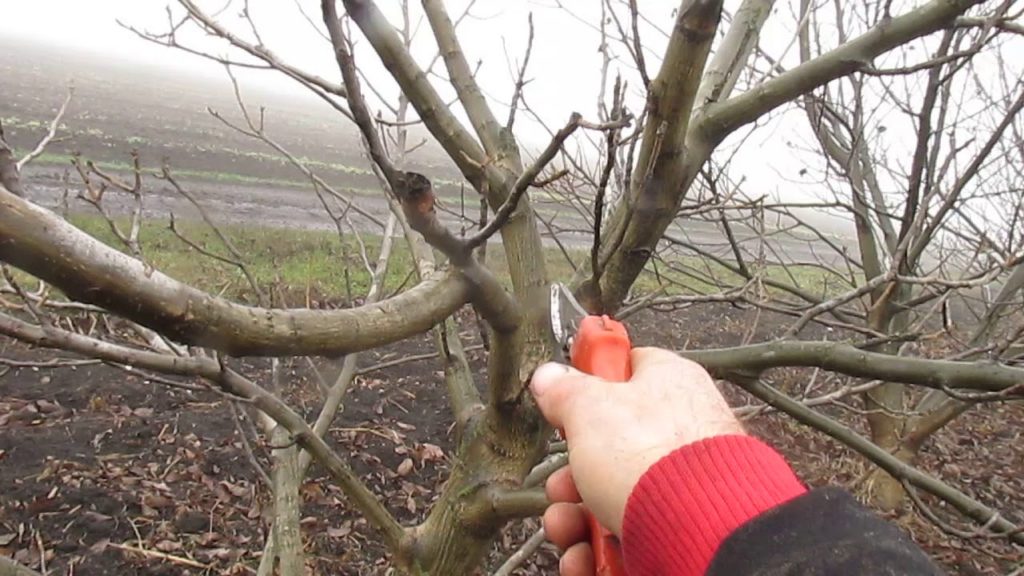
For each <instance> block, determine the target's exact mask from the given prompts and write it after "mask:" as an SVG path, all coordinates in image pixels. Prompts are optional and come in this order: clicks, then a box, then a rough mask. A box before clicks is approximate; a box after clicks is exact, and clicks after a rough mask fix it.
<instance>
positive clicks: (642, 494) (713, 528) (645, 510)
mask: <svg viewBox="0 0 1024 576" xmlns="http://www.w3.org/2000/svg"><path fill="white" fill-rule="evenodd" d="M806 491H807V489H806V488H805V487H804V486H803V484H802V483H801V482H800V480H799V479H797V477H796V475H795V474H794V473H793V470H792V468H790V467H789V464H787V463H786V461H785V460H784V459H783V458H782V456H781V455H780V454H779V453H778V452H776V451H775V450H774V449H772V448H771V447H769V446H768V445H767V444H765V443H764V442H761V441H760V440H758V439H757V438H754V437H752V436H739V435H736V436H716V437H714V438H708V439H705V440H702V441H700V442H695V443H693V444H688V445H686V446H683V447H681V448H679V449H677V450H676V451H675V452H672V453H671V454H669V455H667V456H665V457H664V458H662V459H661V460H659V461H658V462H657V463H655V464H654V465H653V466H651V467H650V469H648V470H647V472H646V473H644V475H643V476H642V477H641V478H640V482H638V483H637V485H636V487H635V488H634V489H633V493H632V494H630V496H629V500H628V501H627V503H626V514H625V518H623V524H622V555H623V558H624V560H625V563H626V572H627V573H628V574H629V575H630V576H644V575H647V574H661V575H672V576H702V575H703V574H704V572H705V571H706V570H707V568H708V565H709V564H710V563H711V559H712V557H713V556H714V554H715V551H716V550H718V547H719V546H720V545H721V544H722V542H723V541H724V540H725V539H726V537H727V536H728V535H729V534H731V533H732V532H733V531H734V530H736V529H737V528H739V527H740V526H741V525H742V524H744V523H745V522H747V521H748V520H750V519H752V518H754V517H755V516H757V515H759V514H761V513H762V512H765V511H767V510H769V509H771V508H774V507H775V506H778V505H779V504H782V503H784V502H786V501H788V500H791V499H793V498H795V497H797V496H799V495H801V494H803V493H804V492H806Z"/></svg>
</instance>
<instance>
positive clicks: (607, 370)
mask: <svg viewBox="0 0 1024 576" xmlns="http://www.w3.org/2000/svg"><path fill="white" fill-rule="evenodd" d="M550 304H551V307H550V308H551V331H552V332H553V333H554V336H555V340H556V341H557V342H558V345H559V347H560V349H561V350H562V352H563V353H564V354H565V355H566V356H567V357H568V360H569V362H570V363H571V364H572V366H573V367H574V368H576V369H577V370H579V371H581V372H586V373H587V374H591V375H593V376H597V377H600V378H604V379H605V380H611V381H614V382H625V381H627V380H629V379H630V377H631V376H632V375H633V367H632V364H631V362H630V356H629V353H630V350H631V349H632V347H633V346H632V344H631V343H630V341H629V333H628V332H626V327H625V326H624V325H623V324H622V322H619V321H618V320H614V319H612V318H611V317H609V316H607V315H597V314H588V313H587V311H586V310H584V309H583V307H582V306H580V303H579V302H577V301H576V298H574V297H573V295H572V292H570V291H569V289H568V288H567V287H566V286H565V285H563V284H560V283H554V284H552V285H551V302H550ZM563 434H564V432H563ZM586 515H587V524H588V527H589V528H590V546H591V548H592V549H593V551H594V565H595V567H596V568H597V574H598V576H625V574H626V571H625V569H624V568H623V564H622V552H621V551H620V549H619V542H618V539H617V538H616V537H615V535H614V534H612V533H611V532H609V531H608V530H607V529H606V528H605V527H604V526H601V524H600V523H599V522H598V521H597V518H595V517H594V515H593V514H591V513H590V511H586Z"/></svg>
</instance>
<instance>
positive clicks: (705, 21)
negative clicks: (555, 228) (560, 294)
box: [580, 0, 722, 312]
mask: <svg viewBox="0 0 1024 576" xmlns="http://www.w3.org/2000/svg"><path fill="white" fill-rule="evenodd" d="M721 13H722V1H721V0H691V1H688V2H684V5H683V7H682V8H680V10H679V16H678V17H677V19H676V23H675V29H674V30H673V34H672V37H671V39H670V40H669V45H668V48H667V50H666V52H665V59H664V61H663V62H662V65H661V69H660V70H659V72H658V76H657V77H656V78H655V79H654V80H653V81H652V82H651V85H650V87H649V89H648V94H647V112H646V113H647V120H646V124H645V127H644V133H643V141H642V144H641V148H640V152H639V154H638V156H637V160H636V169H635V170H634V173H633V175H632V177H631V182H632V187H631V188H632V189H631V190H630V191H629V192H628V194H627V198H625V199H624V200H623V202H622V203H620V205H619V209H618V210H616V213H615V216H614V218H613V219H612V221H611V226H610V227H609V231H608V233H606V234H605V236H606V238H607V242H604V244H605V246H604V247H603V249H602V257H603V258H605V259H607V260H608V262H607V264H606V265H605V266H604V274H603V276H602V279H601V286H600V289H598V288H597V287H595V286H593V285H592V283H590V282H588V283H584V285H583V288H582V290H581V293H580V296H581V302H582V303H583V304H584V305H585V306H586V307H587V308H588V309H590V310H595V311H596V310H603V311H608V312H613V311H615V309H616V308H618V307H619V305H620V304H621V303H622V301H623V300H624V299H625V296H626V293H627V292H628V290H629V287H630V286H631V285H632V284H633V281H634V280H635V279H636V277H637V276H638V275H639V274H640V271H641V270H643V268H644V266H645V265H646V264H647V261H648V260H649V259H650V257H651V255H652V254H653V253H654V249H655V247H656V246H657V243H658V241H659V240H660V238H661V236H662V234H663V233H664V231H665V228H666V227H667V226H668V223H669V222H671V221H672V219H673V216H674V214H675V211H676V209H677V208H678V206H679V203H680V201H681V200H682V197H683V195H684V194H685V191H686V188H687V185H688V183H689V181H690V180H691V179H692V177H693V174H694V173H695V171H694V169H693V166H692V163H687V162H685V161H684V158H685V157H687V156H694V155H696V156H699V157H701V162H700V163H703V158H704V157H705V155H706V151H705V150H701V149H697V148H699V147H695V146H690V145H689V144H688V142H687V132H688V126H689V124H690V115H691V112H692V110H693V106H694V101H695V98H696V95H697V90H698V89H699V87H700V82H701V76H702V74H703V71H704V64H705V62H706V61H707V56H708V53H709V51H710V49H711V43H712V41H713V40H714V37H715V31H716V30H717V28H718V22H719V19H720V18H721ZM700 163H698V165H699V164H700ZM598 295H600V297H599V296H598Z"/></svg>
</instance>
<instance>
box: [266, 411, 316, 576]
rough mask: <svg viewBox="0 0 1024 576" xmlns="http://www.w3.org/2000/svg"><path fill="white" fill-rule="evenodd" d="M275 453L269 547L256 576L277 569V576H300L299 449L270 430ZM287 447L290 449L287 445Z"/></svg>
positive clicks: (278, 431) (279, 428) (281, 429)
mask: <svg viewBox="0 0 1024 576" xmlns="http://www.w3.org/2000/svg"><path fill="white" fill-rule="evenodd" d="M270 438H271V444H272V445H273V446H287V447H286V448H278V449H275V450H274V451H273V453H272V457H273V460H274V473H273V478H272V479H273V482H274V526H273V535H272V536H271V538H272V539H273V545H272V546H267V547H266V549H265V550H264V554H263V559H262V560H261V561H260V567H259V571H258V575H259V576H270V575H271V574H274V565H275V564H276V565H277V566H278V572H277V573H278V574H280V576H304V574H305V561H304V559H303V553H302V532H301V531H300V528H299V518H300V514H299V508H300V501H299V485H300V484H301V482H302V477H303V476H304V474H303V473H302V470H301V469H300V468H299V448H298V445H296V444H294V443H292V441H291V436H290V435H289V434H288V430H286V429H285V428H284V427H283V426H277V427H275V428H274V431H273V433H272V434H271V436H270ZM289 444H290V445H289Z"/></svg>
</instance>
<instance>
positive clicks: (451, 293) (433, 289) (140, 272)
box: [0, 191, 472, 356]
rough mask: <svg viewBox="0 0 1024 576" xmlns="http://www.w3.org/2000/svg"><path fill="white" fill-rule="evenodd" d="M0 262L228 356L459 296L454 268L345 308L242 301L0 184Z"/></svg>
mask: <svg viewBox="0 0 1024 576" xmlns="http://www.w3.org/2000/svg"><path fill="white" fill-rule="evenodd" d="M0 260H3V261H5V262H9V263H11V264H13V265H14V266H17V267H18V268H21V269H22V270H24V271H26V272H28V273H30V274H33V275H34V276H37V277H38V278H40V279H42V280H45V281H47V282H49V283H51V284H53V285H54V286H56V287H58V288H60V289H61V290H63V291H64V293H65V294H67V295H68V296H69V297H70V298H73V299H75V300H79V301H82V302H87V303H90V304H95V305H98V306H102V307H104V308H107V309H108V310H111V311H113V312H116V313H118V314H120V315H122V316H124V317H126V318H129V319H131V320H133V321H135V322H138V323H139V324H142V325H143V326H146V327H148V328H152V329H154V330H157V331H160V332H162V333H163V334H165V335H167V336H168V337H170V338H173V339H176V340H178V341H180V342H183V343H186V344H191V345H196V346H206V347H210V348H214V349H217V350H220V351H222V352H226V353H228V354H232V355H266V356H286V355H299V356H306V355H317V354H325V355H337V354H344V353H348V352H354V351H358V350H365V349H368V348H373V347H376V346H380V345H383V344H386V343H389V342H395V341H398V340H401V339H403V338H407V337H409V336H412V335H414V334H419V333H422V332H425V331H427V330H429V329H430V328H431V327H432V326H434V325H435V324H437V323H438V322H440V321H441V320H443V319H444V318H446V317H448V316H449V315H451V314H452V313H453V312H454V311H455V310H457V309H458V308H460V307H461V306H462V305H463V304H465V303H466V302H467V301H468V300H469V297H470V296H471V289H472V285H471V284H470V282H468V281H467V280H466V279H465V278H464V277H463V276H462V275H461V274H458V273H449V274H446V275H444V276H440V277H434V278H431V279H427V280H425V281H424V282H422V283H420V284H419V285H418V286H417V287H415V288H413V289H411V290H409V291H407V292H404V293H402V294H400V295H398V296H395V297H394V298H391V299H389V300H385V301H383V302H380V303H378V304H373V305H369V306H364V307H361V308H357V309H354V310H308V309H292V310H279V309H267V308H257V307H250V306H242V305H239V304H235V303H233V302H230V301H228V300H225V299H222V298H218V297H215V296H212V295H210V294H207V293H205V292H202V291H200V290H197V289H195V288H192V287H191V286H188V285H185V284H182V283H181V282H178V281H177V280H174V279H173V278H170V277H169V276H166V275H164V274H162V273H161V272H158V271H154V270H152V269H151V268H149V267H148V266H147V265H145V264H143V263H142V262H140V261H138V260H136V259H134V258H132V257H130V256H127V255H125V254H123V253H121V252H118V251H117V250H114V249H113V248H110V247H108V246H106V245H105V244H103V243H102V242H100V241H98V240H96V239H94V238H93V237H91V236H89V235H88V234H85V233H84V232H82V231H80V230H78V229H77V228H75V227H74V226H72V225H71V224H69V223H67V222H66V221H64V219H62V218H60V217H59V216H57V215H55V214H53V213H52V212H50V211H49V210H46V209H44V208H41V207H39V206H36V205H34V204H31V203H30V202H27V201H26V200H23V199H21V198H19V197H17V196H15V195H13V194H9V193H3V192H2V191H0Z"/></svg>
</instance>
